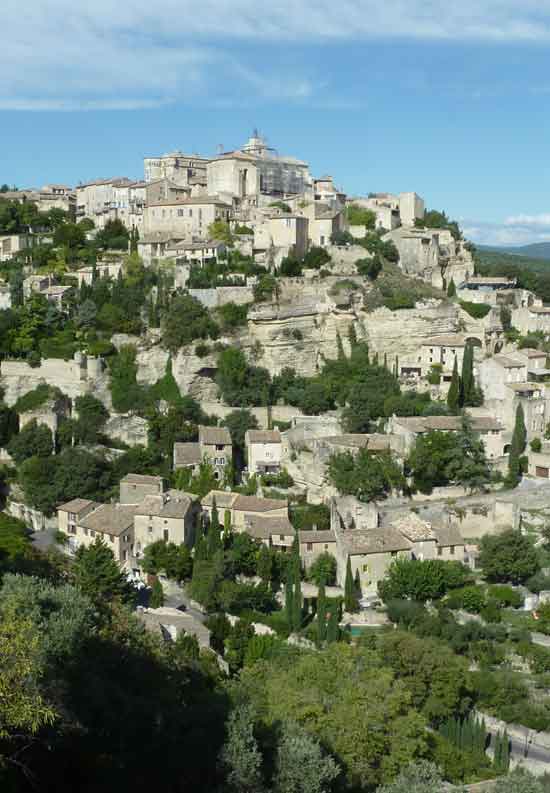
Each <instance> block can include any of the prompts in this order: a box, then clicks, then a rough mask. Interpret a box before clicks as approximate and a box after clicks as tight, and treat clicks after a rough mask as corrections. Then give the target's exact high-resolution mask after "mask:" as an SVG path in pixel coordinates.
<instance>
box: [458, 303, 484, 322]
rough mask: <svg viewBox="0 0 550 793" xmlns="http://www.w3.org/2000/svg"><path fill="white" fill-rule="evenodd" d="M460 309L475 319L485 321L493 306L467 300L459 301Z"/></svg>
mask: <svg viewBox="0 0 550 793" xmlns="http://www.w3.org/2000/svg"><path fill="white" fill-rule="evenodd" d="M458 302H459V303H460V307H461V308H462V309H463V310H464V311H465V312H466V313H467V314H469V315H470V316H471V317H473V318H474V319H483V318H484V317H486V316H487V314H488V313H489V311H490V310H491V306H486V305H485V304H484V303H470V302H469V301H467V300H459V301H458Z"/></svg>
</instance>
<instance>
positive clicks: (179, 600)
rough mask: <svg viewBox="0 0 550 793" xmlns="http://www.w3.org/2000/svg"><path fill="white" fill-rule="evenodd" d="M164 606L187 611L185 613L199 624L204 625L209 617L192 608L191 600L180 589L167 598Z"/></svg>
mask: <svg viewBox="0 0 550 793" xmlns="http://www.w3.org/2000/svg"><path fill="white" fill-rule="evenodd" d="M164 605H165V606H169V607H170V608H173V609H179V608H182V607H183V608H184V609H185V613H186V614H189V615H190V616H191V617H193V618H194V619H196V620H197V621H198V622H202V623H204V622H205V621H206V619H207V617H208V615H207V614H203V613H202V611H199V610H198V609H196V608H193V606H191V603H190V599H189V598H188V597H187V595H186V594H185V593H184V592H183V590H180V589H179V588H178V590H177V591H175V592H172V593H171V594H169V595H166V596H165V598H164Z"/></svg>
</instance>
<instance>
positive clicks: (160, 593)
mask: <svg viewBox="0 0 550 793" xmlns="http://www.w3.org/2000/svg"><path fill="white" fill-rule="evenodd" d="M149 606H150V607H151V608H152V609H159V608H160V607H161V606H164V590H163V588H162V584H161V583H160V581H159V580H158V578H155V580H154V582H153V588H152V590H151V599H150V601H149Z"/></svg>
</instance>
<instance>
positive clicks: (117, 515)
mask: <svg viewBox="0 0 550 793" xmlns="http://www.w3.org/2000/svg"><path fill="white" fill-rule="evenodd" d="M138 509H139V507H138V506H135V505H132V506H128V505H126V504H124V505H122V504H102V505H101V506H99V507H98V508H97V509H94V511H93V512H90V514H89V515H85V516H84V517H83V518H81V519H80V520H79V522H78V523H79V526H82V528H84V529H89V530H90V531H97V532H100V533H102V534H112V535H113V536H115V537H118V536H119V535H121V534H124V532H125V531H128V529H131V528H133V526H134V515H135V514H136V511H137V510H138Z"/></svg>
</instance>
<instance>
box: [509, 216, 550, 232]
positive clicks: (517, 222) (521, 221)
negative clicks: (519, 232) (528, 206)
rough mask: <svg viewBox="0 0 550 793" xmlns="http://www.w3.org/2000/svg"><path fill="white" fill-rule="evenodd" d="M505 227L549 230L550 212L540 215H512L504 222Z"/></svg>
mask: <svg viewBox="0 0 550 793" xmlns="http://www.w3.org/2000/svg"><path fill="white" fill-rule="evenodd" d="M504 223H505V225H506V226H534V227H535V228H536V227H539V226H542V227H544V228H548V229H550V212H546V213H542V214H540V215H512V217H509V218H506V220H505V221H504Z"/></svg>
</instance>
